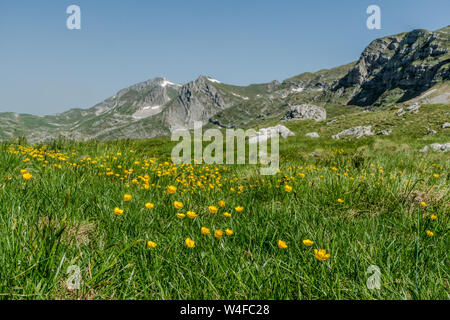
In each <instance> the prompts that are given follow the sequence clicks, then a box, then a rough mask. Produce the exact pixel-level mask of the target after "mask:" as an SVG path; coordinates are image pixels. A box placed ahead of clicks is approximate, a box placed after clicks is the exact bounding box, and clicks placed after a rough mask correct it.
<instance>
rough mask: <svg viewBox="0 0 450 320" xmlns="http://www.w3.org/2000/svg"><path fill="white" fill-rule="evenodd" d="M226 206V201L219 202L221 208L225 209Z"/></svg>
mask: <svg viewBox="0 0 450 320" xmlns="http://www.w3.org/2000/svg"><path fill="white" fill-rule="evenodd" d="M225 205H226V203H225V201H223V200H220V201H219V207H221V208H223V207H225Z"/></svg>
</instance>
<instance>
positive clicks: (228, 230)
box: [225, 229, 234, 236]
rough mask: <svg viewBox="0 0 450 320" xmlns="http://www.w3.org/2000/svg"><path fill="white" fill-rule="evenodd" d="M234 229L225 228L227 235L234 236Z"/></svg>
mask: <svg viewBox="0 0 450 320" xmlns="http://www.w3.org/2000/svg"><path fill="white" fill-rule="evenodd" d="M233 233H234V232H233V230H231V229H225V234H226V235H227V236H232V235H233Z"/></svg>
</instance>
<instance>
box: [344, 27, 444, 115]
mask: <svg viewBox="0 0 450 320" xmlns="http://www.w3.org/2000/svg"><path fill="white" fill-rule="evenodd" d="M446 29H449V27H447V28H446ZM446 29H442V30H439V31H437V32H429V31H425V30H414V31H412V32H409V33H405V34H400V35H397V36H391V37H386V38H382V39H377V40H375V41H373V42H372V43H371V44H370V45H369V46H368V47H367V48H366V49H365V50H364V52H363V53H362V55H361V57H360V59H359V61H358V63H357V64H356V65H355V66H354V67H353V69H351V70H350V71H349V73H348V74H347V75H346V76H345V77H344V78H342V79H341V80H340V81H339V84H338V85H337V86H336V87H335V90H339V89H340V88H349V87H353V88H355V93H354V95H353V97H352V98H351V100H350V101H349V102H348V104H353V105H361V106H363V105H376V104H380V103H381V102H382V100H383V96H384V95H386V93H387V92H389V91H390V90H394V89H395V90H396V91H395V92H393V93H392V94H393V95H398V101H399V102H402V101H406V100H409V99H411V98H413V97H415V96H418V95H419V94H420V93H422V92H424V91H426V90H427V89H429V88H430V87H432V86H433V85H435V84H436V83H437V82H438V81H442V80H449V79H450V69H449V68H448V64H449V63H450V56H449V54H448V41H449V35H448V33H447V31H446Z"/></svg>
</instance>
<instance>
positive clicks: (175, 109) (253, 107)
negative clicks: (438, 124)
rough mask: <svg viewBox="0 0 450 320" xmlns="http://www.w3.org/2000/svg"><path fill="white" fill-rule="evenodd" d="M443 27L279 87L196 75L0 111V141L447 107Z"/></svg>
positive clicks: (376, 46)
mask: <svg viewBox="0 0 450 320" xmlns="http://www.w3.org/2000/svg"><path fill="white" fill-rule="evenodd" d="M449 46H450V26H447V27H445V28H442V29H440V30H436V31H427V30H413V31H411V32H405V33H401V34H397V35H393V36H388V37H384V38H380V39H376V40H374V41H372V42H371V43H370V44H369V45H368V46H367V47H366V49H365V50H364V51H363V52H362V54H361V56H360V58H359V60H358V61H355V62H352V63H349V64H347V65H343V66H339V67H336V68H332V69H326V70H320V71H318V72H315V73H309V72H307V73H302V74H300V75H298V76H294V77H292V78H289V79H286V80H284V81H283V82H278V81H276V80H275V81H272V82H270V83H264V84H252V85H249V86H235V85H231V84H225V83H221V82H220V81H218V80H215V79H214V78H212V77H208V76H200V77H199V78H197V79H196V80H194V81H191V82H189V83H186V84H176V83H173V82H171V81H169V80H167V79H165V78H155V79H152V80H148V81H145V82H141V83H138V84H135V85H133V86H131V87H129V88H126V89H123V90H120V91H119V92H117V93H116V94H115V95H114V96H112V97H110V98H107V99H106V100H104V101H102V102H100V103H99V104H97V105H95V106H93V107H91V108H89V109H71V110H68V111H66V112H64V113H60V114H55V115H49V116H36V115H29V114H17V113H12V112H9V113H0V140H11V139H15V138H18V137H25V138H27V140H28V141H30V142H41V141H48V140H52V139H55V138H57V137H59V136H64V137H67V138H70V139H75V140H89V139H96V140H115V139H125V138H131V139H146V138H152V137H157V136H165V135H169V134H170V132H172V131H174V130H178V129H183V128H192V127H193V123H194V122H195V121H201V122H202V123H203V124H204V125H206V126H208V127H219V128H235V127H240V128H246V127H253V126H259V125H261V124H263V123H265V122H271V121H272V122H273V121H274V120H281V119H282V118H283V116H284V115H285V114H286V112H287V111H288V110H289V109H290V108H291V107H292V106H295V105H299V104H305V103H311V104H314V105H318V106H321V107H324V108H325V109H327V110H328V109H331V110H335V109H336V108H349V107H357V108H360V109H361V110H362V111H363V110H365V111H371V110H376V109H377V108H383V107H386V106H392V105H402V104H411V103H412V102H417V101H426V102H428V103H444V104H448V103H450V53H449Z"/></svg>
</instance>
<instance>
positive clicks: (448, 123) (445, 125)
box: [442, 122, 450, 129]
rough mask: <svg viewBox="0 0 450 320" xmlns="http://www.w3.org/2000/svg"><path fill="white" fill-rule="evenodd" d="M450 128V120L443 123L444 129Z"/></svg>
mask: <svg viewBox="0 0 450 320" xmlns="http://www.w3.org/2000/svg"><path fill="white" fill-rule="evenodd" d="M445 128H450V122H446V123H444V124H443V125H442V129H445Z"/></svg>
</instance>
